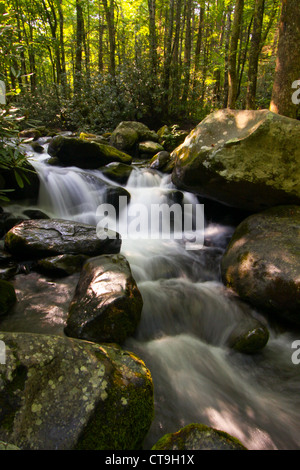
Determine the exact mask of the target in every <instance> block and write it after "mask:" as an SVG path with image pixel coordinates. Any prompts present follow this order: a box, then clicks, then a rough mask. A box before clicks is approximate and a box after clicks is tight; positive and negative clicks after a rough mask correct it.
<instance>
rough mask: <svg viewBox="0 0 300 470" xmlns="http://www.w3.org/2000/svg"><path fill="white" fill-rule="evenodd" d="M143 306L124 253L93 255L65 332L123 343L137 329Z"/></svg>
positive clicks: (79, 283)
mask: <svg viewBox="0 0 300 470" xmlns="http://www.w3.org/2000/svg"><path fill="white" fill-rule="evenodd" d="M142 306H143V300H142V296H141V294H140V292H139V290H138V288H137V285H136V282H135V280H134V278H133V277H132V273H131V269H130V266H129V264H128V261H127V260H126V258H125V257H124V256H122V255H103V256H98V257H95V258H91V259H89V260H88V261H87V263H86V264H85V265H84V266H83V268H82V271H81V275H80V279H79V281H78V284H77V287H76V291H75V295H74V298H73V300H72V302H71V304H70V307H69V315H68V318H67V326H66V328H65V333H66V334H67V335H68V336H72V337H75V338H81V339H85V340H88V341H95V342H100V343H101V342H113V343H120V344H122V343H123V342H124V341H125V339H126V338H127V337H128V336H131V335H132V334H133V333H134V331H135V330H136V327H137V325H138V323H139V320H140V316H141V311H142Z"/></svg>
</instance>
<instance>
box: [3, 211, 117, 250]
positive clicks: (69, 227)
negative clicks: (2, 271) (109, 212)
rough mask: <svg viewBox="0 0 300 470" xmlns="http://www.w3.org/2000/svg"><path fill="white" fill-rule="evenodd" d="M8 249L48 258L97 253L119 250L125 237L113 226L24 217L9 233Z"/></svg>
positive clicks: (7, 239) (6, 237)
mask: <svg viewBox="0 0 300 470" xmlns="http://www.w3.org/2000/svg"><path fill="white" fill-rule="evenodd" d="M5 246H6V249H7V250H8V251H9V252H10V253H12V254H13V255H14V256H16V257H19V258H23V259H26V258H27V259H28V258H45V257H49V256H54V255H59V254H83V255H87V256H97V255H99V254H103V253H119V251H120V247H121V239H120V236H119V234H118V233H116V232H113V231H111V230H107V231H105V230H104V229H103V230H100V229H98V228H97V231H96V227H94V226H92V225H87V224H83V223H80V222H74V221H69V220H59V219H51V220H42V219H41V220H24V221H23V222H22V223H20V224H19V225H16V226H15V227H13V228H12V229H11V230H10V231H9V232H8V233H7V234H6V236H5Z"/></svg>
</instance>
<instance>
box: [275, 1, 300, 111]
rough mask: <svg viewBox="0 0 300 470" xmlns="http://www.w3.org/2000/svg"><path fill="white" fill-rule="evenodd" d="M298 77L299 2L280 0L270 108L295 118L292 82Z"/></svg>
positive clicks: (295, 107)
mask: <svg viewBox="0 0 300 470" xmlns="http://www.w3.org/2000/svg"><path fill="white" fill-rule="evenodd" d="M299 79H300V2H299V0H282V10H281V17H280V26H279V42H278V52H277V61H276V70H275V79H274V85H273V92H272V100H271V104H270V110H271V111H273V112H274V113H277V114H281V115H283V116H288V117H291V118H296V116H297V105H295V104H294V103H293V101H292V93H293V90H292V84H293V82H294V81H296V80H299Z"/></svg>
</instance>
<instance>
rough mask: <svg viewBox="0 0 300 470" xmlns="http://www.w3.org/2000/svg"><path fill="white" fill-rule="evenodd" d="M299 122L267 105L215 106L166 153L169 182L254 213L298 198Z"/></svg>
mask: <svg viewBox="0 0 300 470" xmlns="http://www.w3.org/2000/svg"><path fill="white" fill-rule="evenodd" d="M299 139H300V122H299V121H297V120H296V119H290V118H287V117H284V116H280V115H277V114H274V113H272V112H270V111H268V110H259V111H237V110H236V111H235V110H228V109H226V110H220V111H216V112H215V113H212V114H211V115H209V116H207V117H206V118H205V119H204V120H203V121H202V122H201V123H200V124H198V126H197V127H196V128H195V129H194V130H193V131H192V132H191V133H190V134H189V135H188V137H187V138H186V139H185V141H184V142H183V144H181V145H180V146H179V147H178V148H177V149H175V150H174V152H172V154H171V156H172V158H174V159H175V167H174V170H173V173H172V181H173V183H174V184H175V185H176V186H177V187H178V188H179V189H185V190H187V191H191V192H195V193H197V194H199V195H201V196H204V197H208V198H211V199H214V200H217V201H220V202H223V203H224V204H227V205H229V206H233V207H239V208H242V209H245V210H249V211H252V212H258V211H261V210H263V209H266V208H268V207H273V206H276V205H280V204H299V203H300V165H299V161H300V147H299V145H298V142H299Z"/></svg>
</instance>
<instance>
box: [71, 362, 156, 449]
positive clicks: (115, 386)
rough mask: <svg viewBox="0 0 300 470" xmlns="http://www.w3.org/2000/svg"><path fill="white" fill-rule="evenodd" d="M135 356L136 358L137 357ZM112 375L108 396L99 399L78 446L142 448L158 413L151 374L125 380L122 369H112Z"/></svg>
mask: <svg viewBox="0 0 300 470" xmlns="http://www.w3.org/2000/svg"><path fill="white" fill-rule="evenodd" d="M127 354H128V353H127ZM129 357H131V355H130V354H129ZM134 359H135V360H136V357H134ZM101 361H103V359H102V358H101ZM110 369H111V366H110ZM109 377H110V379H109V380H110V382H109V383H108V385H107V388H106V390H105V392H106V394H105V395H104V397H105V398H104V399H103V400H101V401H100V402H99V403H98V405H97V408H96V410H95V413H94V414H93V417H92V418H91V419H90V421H89V423H88V424H87V427H86V428H85V430H84V431H83V433H82V435H81V436H80V438H79V440H78V444H77V446H76V449H79V450H80V449H81V450H90V449H94V450H139V449H141V448H142V443H143V440H144V438H145V436H146V434H147V432H148V431H149V428H150V425H151V422H152V420H153V415H154V401H153V384H152V379H151V377H150V374H149V373H147V374H146V375H145V374H144V375H143V374H141V373H138V372H135V373H134V376H133V377H132V379H131V381H130V382H129V381H128V380H124V378H123V375H122V374H120V372H118V371H114V372H112V373H110V375H109Z"/></svg>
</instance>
